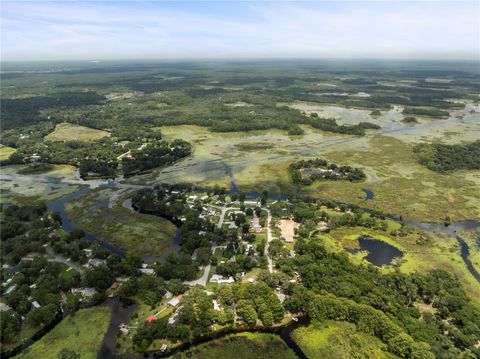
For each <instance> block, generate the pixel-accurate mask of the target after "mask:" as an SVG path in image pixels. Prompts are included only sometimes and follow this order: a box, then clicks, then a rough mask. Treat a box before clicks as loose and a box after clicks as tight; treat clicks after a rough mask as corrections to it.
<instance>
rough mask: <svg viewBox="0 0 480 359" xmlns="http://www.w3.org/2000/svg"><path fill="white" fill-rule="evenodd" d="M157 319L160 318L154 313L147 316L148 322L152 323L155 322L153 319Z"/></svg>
mask: <svg viewBox="0 0 480 359" xmlns="http://www.w3.org/2000/svg"><path fill="white" fill-rule="evenodd" d="M155 320H158V318H157V317H156V316H154V315H149V316H148V317H147V323H151V322H153V321H155Z"/></svg>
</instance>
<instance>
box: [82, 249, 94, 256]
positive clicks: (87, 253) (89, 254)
mask: <svg viewBox="0 0 480 359" xmlns="http://www.w3.org/2000/svg"><path fill="white" fill-rule="evenodd" d="M82 250H83V251H84V252H85V255H86V256H87V257H91V256H92V250H91V249H89V248H85V249H82Z"/></svg>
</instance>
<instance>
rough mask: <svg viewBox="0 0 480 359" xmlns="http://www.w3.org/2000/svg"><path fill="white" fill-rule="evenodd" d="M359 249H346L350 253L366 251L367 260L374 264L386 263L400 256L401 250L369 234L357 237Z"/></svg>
mask: <svg viewBox="0 0 480 359" xmlns="http://www.w3.org/2000/svg"><path fill="white" fill-rule="evenodd" d="M358 243H359V245H360V248H359V249H353V250H348V252H350V253H357V252H359V251H367V252H368V254H367V256H366V257H365V259H366V260H367V261H369V262H370V263H372V264H373V265H376V266H382V265H388V264H390V263H392V261H393V260H394V259H395V258H397V257H402V256H403V252H402V251H401V250H399V249H398V248H396V247H394V246H392V245H390V244H388V243H386V242H384V241H380V240H378V239H374V238H372V237H369V236H360V237H358Z"/></svg>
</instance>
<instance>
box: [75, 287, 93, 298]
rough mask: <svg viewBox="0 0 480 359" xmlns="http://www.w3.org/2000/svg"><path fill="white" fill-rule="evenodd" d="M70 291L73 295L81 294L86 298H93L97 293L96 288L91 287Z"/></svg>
mask: <svg viewBox="0 0 480 359" xmlns="http://www.w3.org/2000/svg"><path fill="white" fill-rule="evenodd" d="M70 291H71V292H72V294H80V295H81V296H82V297H84V298H91V297H93V296H94V295H95V294H96V293H97V291H96V290H95V288H91V287H84V288H72V289H71V290H70Z"/></svg>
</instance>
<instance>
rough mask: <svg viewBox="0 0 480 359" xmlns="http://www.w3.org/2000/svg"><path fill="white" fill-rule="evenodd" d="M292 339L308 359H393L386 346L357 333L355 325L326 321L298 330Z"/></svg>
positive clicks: (375, 339) (393, 356)
mask: <svg viewBox="0 0 480 359" xmlns="http://www.w3.org/2000/svg"><path fill="white" fill-rule="evenodd" d="M293 339H294V340H295V342H296V343H297V344H298V345H299V346H300V348H301V349H302V351H303V352H304V353H305V355H307V357H308V358H312V359H316V358H319V359H320V358H321V359H337V358H371V359H381V358H391V359H393V358H397V357H396V356H395V355H393V354H391V353H388V352H386V351H385V349H386V345H385V344H383V343H382V342H381V341H380V340H379V339H378V338H375V337H373V336H371V335H368V334H365V333H361V332H359V331H357V330H356V328H355V325H354V324H351V323H346V322H334V321H328V322H325V323H321V324H312V325H310V326H308V327H301V328H298V329H296V330H295V331H294V332H293Z"/></svg>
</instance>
